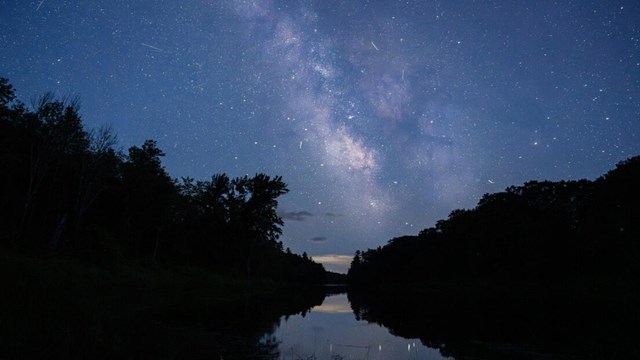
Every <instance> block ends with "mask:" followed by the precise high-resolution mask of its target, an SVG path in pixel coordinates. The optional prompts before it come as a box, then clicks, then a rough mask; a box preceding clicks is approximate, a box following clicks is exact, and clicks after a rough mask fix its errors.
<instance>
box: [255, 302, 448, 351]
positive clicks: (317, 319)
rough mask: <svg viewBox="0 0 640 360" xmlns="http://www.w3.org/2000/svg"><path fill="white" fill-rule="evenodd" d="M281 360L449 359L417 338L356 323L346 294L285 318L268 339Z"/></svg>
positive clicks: (356, 320)
mask: <svg viewBox="0 0 640 360" xmlns="http://www.w3.org/2000/svg"><path fill="white" fill-rule="evenodd" d="M266 337H267V338H268V339H269V340H270V341H275V342H277V343H278V344H279V345H278V351H279V358H280V359H434V360H435V359H446V358H447V357H444V356H442V355H441V354H440V351H439V350H437V349H432V348H429V347H427V346H424V345H423V344H422V343H421V342H420V340H419V339H417V338H413V339H411V338H403V337H400V336H395V335H393V334H391V332H390V331H389V330H388V329H387V328H385V327H384V326H381V325H378V324H376V323H370V322H368V321H365V320H358V319H356V316H355V314H354V313H353V310H352V309H351V306H350V303H349V299H348V298H347V294H346V293H342V294H332V295H328V296H327V297H325V299H324V301H323V302H322V304H321V305H317V306H314V307H313V308H312V309H311V310H309V311H308V312H305V313H304V314H298V315H294V316H285V317H283V318H281V320H280V325H279V326H277V328H276V329H275V331H274V332H273V333H271V334H268V335H267V336H266Z"/></svg>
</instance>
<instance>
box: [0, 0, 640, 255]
mask: <svg viewBox="0 0 640 360" xmlns="http://www.w3.org/2000/svg"><path fill="white" fill-rule="evenodd" d="M2 7H3V9H8V10H7V11H3V13H2V14H0V23H1V24H2V25H0V27H1V30H2V35H1V36H2V37H1V38H0V47H1V48H2V49H3V51H2V52H1V53H0V66H1V67H0V76H4V77H8V78H9V80H10V81H11V82H12V83H13V84H14V86H15V87H16V89H17V90H18V95H19V96H20V97H21V99H22V100H23V101H25V102H27V103H28V102H29V101H28V100H29V98H30V97H33V96H37V95H39V94H42V93H44V92H45V91H48V90H52V91H56V92H57V93H58V94H60V95H62V96H64V95H76V94H77V95H79V96H80V98H81V100H82V104H83V107H82V109H83V114H84V118H85V122H86V124H87V126H88V127H94V126H98V125H100V124H104V123H110V124H112V125H113V126H114V128H115V130H116V131H117V132H118V133H119V138H120V140H121V143H122V146H123V148H127V147H129V146H131V145H134V144H140V143H141V142H142V141H143V140H144V139H145V138H155V139H158V141H159V144H160V146H161V147H162V148H163V149H164V150H165V152H166V153H167V156H166V158H165V165H166V167H167V170H168V171H169V172H170V173H171V174H172V176H174V177H177V178H179V177H182V176H191V177H195V178H207V177H209V176H211V175H212V174H215V173H220V172H226V173H228V174H229V175H231V176H239V175H245V174H249V175H252V174H255V173H257V172H266V173H268V174H273V175H282V176H283V177H284V180H285V181H286V182H287V183H288V184H289V189H290V193H289V194H288V195H286V196H284V197H283V198H282V199H281V200H280V206H279V209H280V214H281V216H282V217H283V218H284V219H285V227H284V235H283V237H282V240H283V242H284V245H285V246H286V247H290V248H291V249H292V250H293V251H296V252H303V251H306V252H307V253H309V254H310V255H316V256H320V255H332V254H334V255H351V254H353V252H354V251H355V250H356V249H363V248H368V247H377V246H379V245H382V244H384V243H385V242H386V241H387V240H388V239H390V238H391V237H394V236H400V235H404V234H415V233H417V232H418V231H419V230H421V229H423V228H425V227H428V226H432V225H433V224H434V222H435V221H437V220H438V219H441V218H444V217H446V216H447V214H448V213H449V212H450V211H451V210H453V209H456V208H465V207H466V208H468V207H473V206H474V205H475V203H476V202H477V201H478V199H479V198H480V196H482V194H484V193H487V192H496V191H500V190H502V189H504V188H505V187H506V186H509V185H517V184H521V183H522V182H524V181H527V180H530V179H539V180H543V179H548V180H559V179H579V178H590V179H593V178H595V177H597V176H598V175H600V174H602V173H603V172H605V171H606V170H607V169H610V168H612V167H613V166H614V165H615V163H616V162H618V161H621V160H623V159H625V158H628V157H630V156H632V155H637V154H639V153H640V141H639V139H638V131H639V130H640V105H639V104H640V102H639V101H638V99H640V75H639V74H640V27H639V26H638V25H637V22H638V19H640V8H639V5H638V4H636V3H635V2H634V1H620V2H601V1H599V2H591V3H587V2H580V3H572V2H568V1H567V2H563V1H558V2H536V4H532V3H530V2H527V1H521V2H518V1H515V2H514V1H505V2H486V3H485V2H482V3H477V2H471V1H447V2H442V3H440V2H430V1H400V2H390V1H389V2H385V1H379V2H353V1H304V2H288V1H267V0H265V1H240V0H235V1H193V2H188V4H186V3H185V4H182V2H170V1H137V2H129V1H114V2H109V3H103V4H101V3H98V2H75V1H33V2H29V1H25V2H18V1H15V2H13V1H9V2H7V1H5V2H3V5H2ZM318 259H320V260H322V261H323V262H326V263H334V264H338V263H344V262H348V259H349V258H348V256H347V257H344V256H343V257H338V256H325V257H318Z"/></svg>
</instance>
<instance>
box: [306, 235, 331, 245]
mask: <svg viewBox="0 0 640 360" xmlns="http://www.w3.org/2000/svg"><path fill="white" fill-rule="evenodd" d="M325 241H327V238H326V237H324V236H316V237H313V238H311V239H309V242H312V243H315V244H321V243H323V242H325Z"/></svg>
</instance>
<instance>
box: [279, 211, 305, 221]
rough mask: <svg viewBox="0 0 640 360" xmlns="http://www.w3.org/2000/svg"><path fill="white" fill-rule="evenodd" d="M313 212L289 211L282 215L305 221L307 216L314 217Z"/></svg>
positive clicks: (289, 218)
mask: <svg viewBox="0 0 640 360" xmlns="http://www.w3.org/2000/svg"><path fill="white" fill-rule="evenodd" d="M312 216H313V214H312V213H310V212H308V211H304V210H302V211H289V212H285V213H283V214H281V215H280V217H282V218H283V219H285V220H293V221H305V220H307V218H309V217H312Z"/></svg>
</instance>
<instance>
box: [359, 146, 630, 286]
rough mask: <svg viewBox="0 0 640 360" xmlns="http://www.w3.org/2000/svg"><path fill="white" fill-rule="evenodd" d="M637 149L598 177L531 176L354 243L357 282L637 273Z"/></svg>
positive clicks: (550, 280) (548, 279)
mask: <svg viewBox="0 0 640 360" xmlns="http://www.w3.org/2000/svg"><path fill="white" fill-rule="evenodd" d="M638 184H640V157H633V158H630V159H628V160H626V161H623V162H621V163H620V164H618V165H617V167H616V168H615V169H614V170H611V171H609V172H608V173H607V174H606V175H604V176H602V177H600V178H598V179H597V180H595V181H587V180H580V181H559V182H551V181H530V182H527V183H525V184H524V185H522V186H511V187H509V188H507V189H506V190H505V191H503V192H499V193H495V194H485V195H484V196H483V197H482V199H481V200H480V201H479V202H478V205H477V206H476V207H475V208H474V209H471V210H454V211H453V212H451V214H450V215H449V217H448V219H445V220H440V221H438V222H437V223H436V225H435V227H432V228H428V229H425V230H422V231H421V232H420V233H419V234H418V235H417V236H403V237H399V238H395V239H392V240H390V241H389V242H388V244H387V245H385V246H383V247H378V248H376V249H369V250H366V251H358V252H356V254H355V257H354V258H353V262H352V263H351V268H350V270H349V273H348V279H349V281H350V282H352V283H355V284H360V285H372V286H379V285H383V284H395V285H402V284H405V285H408V284H421V285H425V286H427V287H429V288H432V289H433V288H435V289H438V288H443V287H451V286H460V285H461V284H486V283H487V281H494V282H495V281H502V282H505V283H512V284H513V283H516V284H525V283H526V284H529V285H527V286H544V287H547V286H552V285H554V284H555V285H559V284H568V283H575V282H576V281H579V280H580V279H582V280H584V279H595V278H609V279H611V278H615V279H618V280H621V281H628V282H629V283H632V284H637V283H638V279H640V241H639V240H640V190H639V189H640V186H639V185H638Z"/></svg>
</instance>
